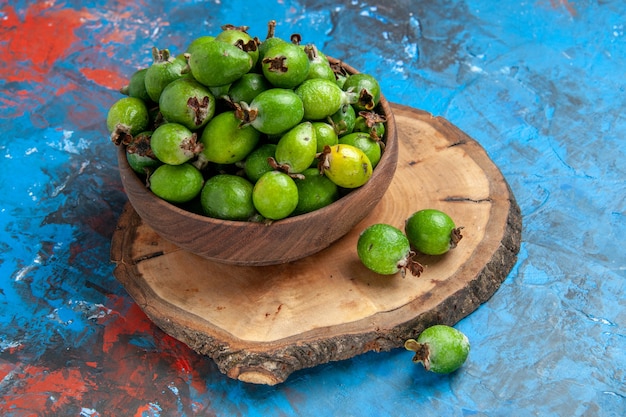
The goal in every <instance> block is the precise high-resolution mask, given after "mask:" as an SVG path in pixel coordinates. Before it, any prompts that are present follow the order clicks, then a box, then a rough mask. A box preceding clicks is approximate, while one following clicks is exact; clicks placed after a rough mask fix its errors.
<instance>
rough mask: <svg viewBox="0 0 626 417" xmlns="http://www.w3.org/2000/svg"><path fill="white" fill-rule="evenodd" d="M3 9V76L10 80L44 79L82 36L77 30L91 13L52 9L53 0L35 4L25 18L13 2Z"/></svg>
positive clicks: (0, 69) (0, 39) (0, 28)
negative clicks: (77, 34)
mask: <svg viewBox="0 0 626 417" xmlns="http://www.w3.org/2000/svg"><path fill="white" fill-rule="evenodd" d="M2 12H3V14H4V16H5V18H4V19H2V20H0V54H1V56H2V57H3V60H2V64H0V77H2V78H4V79H5V80H6V81H9V82H10V81H35V82H42V81H44V80H45V79H46V77H45V75H46V74H47V73H48V72H49V71H50V69H51V68H52V66H53V65H54V63H55V62H56V61H57V60H58V59H60V58H62V57H64V56H66V55H67V53H68V51H69V49H70V47H71V46H72V44H74V43H75V42H76V41H77V40H78V37H77V36H76V34H75V33H74V31H75V30H76V29H77V28H78V27H80V26H81V25H82V23H83V20H84V19H86V18H89V17H90V15H89V14H88V13H87V12H85V11H77V10H72V9H52V8H51V4H50V3H49V2H37V3H35V4H31V5H30V6H29V8H28V9H27V10H26V12H25V15H24V18H23V19H20V17H19V16H18V14H17V13H16V11H15V9H14V8H13V7H11V6H7V7H5V8H4V9H3V10H2ZM24 64H28V69H29V70H28V71H24Z"/></svg>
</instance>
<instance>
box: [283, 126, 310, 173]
mask: <svg viewBox="0 0 626 417" xmlns="http://www.w3.org/2000/svg"><path fill="white" fill-rule="evenodd" d="M316 153H317V140H316V137H315V129H313V124H312V123H311V122H302V123H300V124H298V125H296V126H295V127H293V128H292V129H290V130H289V131H288V132H287V133H285V134H284V135H283V136H282V137H281V138H280V140H279V141H278V144H277V145H276V152H275V159H276V162H277V163H278V165H279V166H282V167H284V168H286V170H287V172H288V173H289V174H296V173H299V172H302V171H304V170H305V169H307V168H308V167H310V166H311V164H312V163H313V161H314V160H315V154H316Z"/></svg>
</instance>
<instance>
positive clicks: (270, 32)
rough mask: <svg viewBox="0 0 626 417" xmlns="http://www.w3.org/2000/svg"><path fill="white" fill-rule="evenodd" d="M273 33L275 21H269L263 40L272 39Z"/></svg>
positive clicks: (274, 31)
mask: <svg viewBox="0 0 626 417" xmlns="http://www.w3.org/2000/svg"><path fill="white" fill-rule="evenodd" d="M275 33H276V21H275V20H270V21H269V22H267V36H266V37H265V39H270V38H273V37H274V34H275Z"/></svg>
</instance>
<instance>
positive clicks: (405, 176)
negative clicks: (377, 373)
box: [111, 105, 521, 385]
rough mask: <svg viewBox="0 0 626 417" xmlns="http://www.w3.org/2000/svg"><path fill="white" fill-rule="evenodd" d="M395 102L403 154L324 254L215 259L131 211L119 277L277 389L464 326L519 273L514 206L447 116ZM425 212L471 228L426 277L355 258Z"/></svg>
mask: <svg viewBox="0 0 626 417" xmlns="http://www.w3.org/2000/svg"><path fill="white" fill-rule="evenodd" d="M392 107H393V111H394V114H395V118H396V123H397V128H398V142H399V160H398V166H397V169H396V174H395V177H394V179H393V181H392V183H391V186H390V187H389V189H388V190H387V192H386V194H385V195H384V196H383V198H382V199H381V201H380V203H379V204H378V205H377V206H376V207H375V209H374V211H373V212H372V213H371V214H370V215H368V216H367V217H366V218H365V219H364V220H362V221H361V222H360V223H359V224H357V226H356V227H355V228H354V229H353V230H352V231H351V232H350V233H348V234H347V235H346V236H345V237H343V238H342V239H340V240H339V241H337V242H336V243H334V244H333V245H332V246H330V247H329V248H327V249H325V250H323V251H322V252H319V253H317V254H315V255H312V256H309V257H307V258H304V259H301V260H298V261H295V262H291V263H287V264H281V265H271V266H233V265H227V264H223V263H216V262H213V261H210V260H207V259H203V258H200V257H198V256H196V255H193V254H190V253H189V252H186V251H184V250H182V249H180V248H178V247H177V246H175V245H173V244H171V243H169V242H168V241H166V240H165V239H163V238H161V237H160V236H159V235H158V234H157V233H156V232H154V231H153V230H152V229H151V228H150V227H148V226H147V225H145V224H144V223H143V222H142V220H141V219H140V217H139V216H138V215H137V214H136V213H135V211H134V210H133V208H132V206H130V205H127V206H126V208H125V210H124V212H123V214H122V215H121V217H120V219H119V223H118V228H117V230H116V232H115V234H114V236H113V240H112V248H111V258H112V260H113V261H114V262H115V263H116V269H115V276H116V278H117V279H118V280H119V281H120V282H121V283H122V284H123V285H124V286H125V288H126V290H127V291H128V293H129V294H130V295H131V296H132V297H133V298H134V299H135V300H136V301H137V303H138V304H139V306H140V307H141V308H142V309H143V310H144V311H145V312H146V314H147V315H148V316H149V317H150V318H151V319H152V320H153V321H154V322H155V323H156V324H157V325H158V326H159V327H161V328H162V329H163V330H164V331H165V332H167V333H169V334H170V335H172V336H173V337H175V338H177V339H179V340H181V341H183V342H184V343H186V344H188V345H189V346H190V347H191V348H193V349H194V350H195V351H197V352H199V353H201V354H205V355H208V356H209V357H211V358H212V359H213V360H214V361H215V362H216V363H217V365H218V367H219V368H220V370H221V371H222V372H223V373H225V374H226V375H228V376H229V377H231V378H236V379H239V380H242V381H246V382H251V383H259V384H269V385H273V384H277V383H280V382H282V381H284V380H285V379H286V378H287V377H288V376H289V375H290V374H291V373H292V372H294V371H296V370H298V369H303V368H307V367H312V366H315V365H318V364H321V363H326V362H329V361H336V360H343V359H347V358H350V357H353V356H355V355H358V354H362V353H365V352H368V351H386V350H390V349H393V348H397V347H401V346H402V345H403V343H404V341H405V340H406V339H408V338H411V337H416V336H417V335H418V334H419V333H420V332H421V331H422V330H423V329H424V328H425V327H427V326H429V325H432V324H435V323H444V324H449V325H453V324H455V323H456V322H457V321H458V320H460V319H462V318H463V317H465V316H467V315H468V314H470V313H471V312H472V311H474V310H475V309H476V308H477V307H478V306H479V305H480V304H481V303H483V302H485V301H486V300H488V299H489V298H490V297H491V296H492V295H493V293H494V292H495V291H496V290H497V289H498V287H499V286H500V284H501V283H502V281H503V280H504V279H505V278H506V276H507V275H508V273H509V271H510V270H511V268H512V267H513V265H514V263H515V261H516V259H517V253H518V251H519V245H520V239H521V216H520V212H519V207H518V206H517V204H516V202H515V199H514V196H513V195H512V193H511V190H510V189H509V187H508V184H507V183H506V181H505V179H504V177H503V176H502V174H501V173H500V171H499V169H498V168H497V167H496V166H495V165H494V164H493V162H492V161H491V160H490V159H489V157H488V156H487V154H486V153H485V151H484V149H483V148H482V147H481V146H480V145H479V144H478V143H477V142H476V141H474V140H473V139H471V138H470V137H468V136H467V135H466V134H464V133H463V132H462V131H460V130H459V129H458V128H456V127H455V126H453V125H452V124H450V123H449V122H447V121H446V120H445V119H443V118H439V117H433V116H432V115H430V114H429V113H426V112H423V111H419V110H416V109H412V108H408V107H404V106H399V105H393V106H392ZM422 208H438V209H440V210H443V211H445V212H446V213H448V214H449V215H450V216H451V217H452V218H453V219H454V220H455V222H456V223H457V225H460V226H463V227H464V229H463V235H464V237H463V240H462V241H461V242H460V244H459V246H458V247H457V248H456V249H454V250H453V251H451V252H449V253H448V254H446V255H444V256H442V257H421V258H419V259H420V262H422V263H423V264H424V266H425V270H424V273H423V274H422V276H420V277H412V276H410V275H407V276H406V277H405V278H402V277H401V276H400V274H397V275H394V276H380V275H377V274H375V273H373V272H370V271H368V270H367V269H366V268H365V267H364V266H363V265H362V264H361V263H360V261H359V260H358V257H357V255H356V250H355V248H356V240H357V239H358V234H359V233H360V231H361V230H363V229H364V228H365V227H367V226H368V225H370V224H373V223H380V222H384V223H389V224H392V225H395V226H397V227H399V228H402V227H403V223H404V220H405V219H406V218H407V217H408V216H409V215H410V214H412V213H413V212H414V211H417V210H419V209H422ZM328 226H329V227H332V219H329V221H328Z"/></svg>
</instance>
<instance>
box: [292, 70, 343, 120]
mask: <svg viewBox="0 0 626 417" xmlns="http://www.w3.org/2000/svg"><path fill="white" fill-rule="evenodd" d="M295 92H296V94H297V95H298V96H299V97H300V98H301V99H302V103H303V105H304V118H305V119H306V120H323V119H326V118H327V117H329V116H331V115H333V114H334V113H336V112H337V111H338V110H339V108H340V107H341V105H342V104H349V103H348V100H347V97H346V95H345V93H344V91H343V90H342V89H341V88H339V86H338V85H337V84H336V83H334V82H332V81H329V80H326V79H324V78H311V79H308V80H305V81H304V82H303V83H302V84H300V85H299V86H298V87H297V88H296V90H295Z"/></svg>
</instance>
